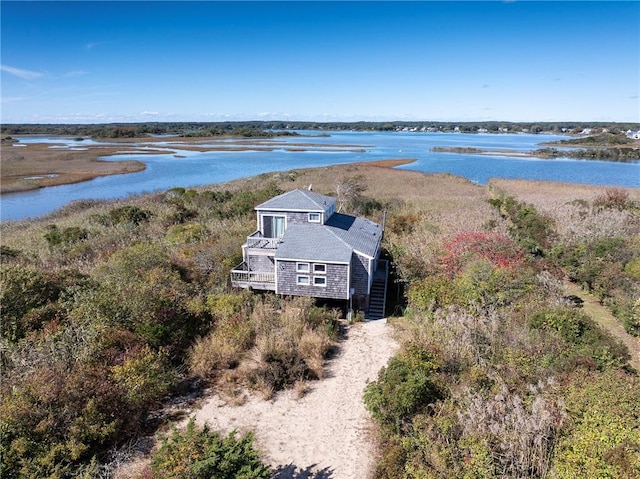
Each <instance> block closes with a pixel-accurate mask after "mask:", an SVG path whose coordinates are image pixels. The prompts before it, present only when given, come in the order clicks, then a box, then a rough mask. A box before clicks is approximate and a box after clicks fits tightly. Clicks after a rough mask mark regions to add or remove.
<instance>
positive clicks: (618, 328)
mask: <svg viewBox="0 0 640 479" xmlns="http://www.w3.org/2000/svg"><path fill="white" fill-rule="evenodd" d="M564 287H565V289H566V291H567V292H568V293H569V294H573V295H575V296H578V297H579V298H581V299H582V300H583V301H584V303H583V305H582V310H583V311H584V312H585V313H586V314H587V315H588V316H589V317H591V319H593V320H594V321H596V322H597V323H598V324H599V325H600V326H601V327H602V328H604V329H605V330H607V331H609V333H611V335H613V336H614V337H616V338H618V339H619V340H620V341H622V342H623V343H624V344H625V345H626V346H627V349H629V354H631V359H630V360H629V364H630V365H631V367H632V368H634V369H635V370H636V371H640V338H636V337H633V336H631V335H630V334H629V333H627V332H626V331H625V329H624V327H623V326H622V324H621V323H620V320H619V319H617V318H616V317H615V316H614V315H613V314H611V311H610V310H609V309H608V308H606V307H604V306H603V305H602V304H600V301H598V299H597V298H596V297H595V296H594V295H593V294H590V293H587V292H586V291H584V290H583V289H581V288H580V287H579V286H578V285H576V284H573V283H571V282H570V281H565V282H564Z"/></svg>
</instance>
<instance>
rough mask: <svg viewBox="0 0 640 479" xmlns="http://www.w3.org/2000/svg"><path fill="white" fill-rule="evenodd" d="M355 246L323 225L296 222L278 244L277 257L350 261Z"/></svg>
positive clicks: (329, 261)
mask: <svg viewBox="0 0 640 479" xmlns="http://www.w3.org/2000/svg"><path fill="white" fill-rule="evenodd" d="M352 252H353V248H352V247H351V246H349V245H348V244H347V243H345V242H344V241H342V240H341V239H340V238H338V237H337V236H336V235H335V234H334V233H333V232H332V231H331V230H330V229H329V228H326V227H323V226H321V225H308V224H294V225H291V226H289V227H288V228H287V230H286V231H285V233H284V236H283V237H282V240H281V242H280V243H279V244H278V249H277V250H276V259H288V260H305V261H323V262H327V263H349V262H351V255H352Z"/></svg>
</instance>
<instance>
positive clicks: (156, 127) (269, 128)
mask: <svg viewBox="0 0 640 479" xmlns="http://www.w3.org/2000/svg"><path fill="white" fill-rule="evenodd" d="M638 129H640V124H638V123H606V122H522V123H514V122H508V121H484V122H482V121H481V122H432V121H391V122H364V121H363V122H352V123H350V122H306V121H235V122H233V121H232V122H167V123H109V124H92V125H86V124H69V125H66V124H7V125H2V126H1V127H0V133H1V134H3V135H20V134H47V135H71V136H91V137H95V138H138V137H143V136H147V135H167V134H172V135H180V136H223V135H225V136H241V137H273V136H280V135H286V134H292V133H291V132H287V130H322V131H430V132H434V131H441V132H454V131H456V132H458V131H459V132H461V133H484V132H487V133H543V132H548V133H568V134H580V133H584V132H585V130H587V131H589V133H592V134H593V133H599V132H602V131H604V130H606V131H608V132H610V133H614V134H615V133H621V132H626V131H627V130H638Z"/></svg>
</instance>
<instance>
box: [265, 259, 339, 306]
mask: <svg viewBox="0 0 640 479" xmlns="http://www.w3.org/2000/svg"><path fill="white" fill-rule="evenodd" d="M326 266H327V268H326V273H325V274H317V273H314V272H313V263H310V267H309V269H310V271H309V273H298V272H297V271H296V262H295V261H280V260H279V261H278V262H277V268H278V271H277V282H278V289H277V292H278V294H284V295H291V296H312V297H314V298H333V299H348V297H349V296H348V292H349V290H348V289H349V286H348V274H349V273H348V265H346V264H330V263H329V264H327V265H326ZM298 276H308V277H309V283H310V284H309V285H299V284H297V277H298ZM314 277H324V278H326V286H314V285H313V280H314Z"/></svg>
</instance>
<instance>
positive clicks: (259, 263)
mask: <svg viewBox="0 0 640 479" xmlns="http://www.w3.org/2000/svg"><path fill="white" fill-rule="evenodd" d="M246 262H247V266H248V267H249V271H260V272H264V273H273V271H274V260H273V256H267V255H264V254H259V255H251V254H248V255H247V259H246Z"/></svg>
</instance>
